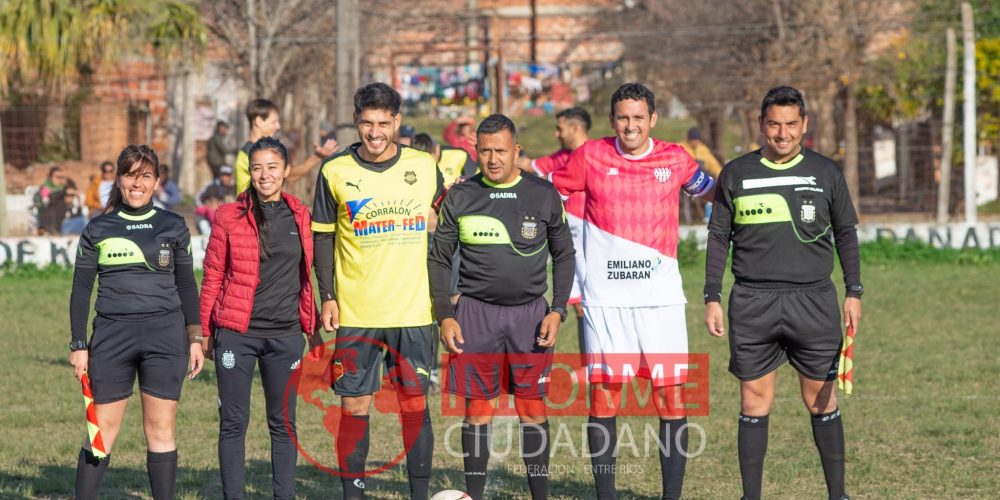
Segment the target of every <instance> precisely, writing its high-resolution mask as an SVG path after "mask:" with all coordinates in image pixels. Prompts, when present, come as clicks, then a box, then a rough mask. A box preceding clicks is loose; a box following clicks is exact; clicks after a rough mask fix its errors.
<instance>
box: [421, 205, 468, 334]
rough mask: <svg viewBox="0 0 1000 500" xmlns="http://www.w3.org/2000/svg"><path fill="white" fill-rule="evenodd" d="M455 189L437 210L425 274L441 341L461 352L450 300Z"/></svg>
mask: <svg viewBox="0 0 1000 500" xmlns="http://www.w3.org/2000/svg"><path fill="white" fill-rule="evenodd" d="M456 198H457V197H456V196H455V191H452V192H450V193H448V194H447V195H446V196H445V198H444V202H443V203H442V205H441V211H440V212H439V213H438V226H437V231H435V232H434V241H433V242H432V244H431V251H430V253H428V254H427V274H428V276H429V278H430V283H431V298H432V300H433V302H434V317H435V318H436V319H437V321H438V323H439V324H440V326H441V343H442V344H444V346H445V348H446V349H448V352H451V353H453V354H461V352H462V349H461V347H459V346H460V345H462V344H464V343H465V339H464V338H463V337H462V327H461V326H460V325H459V324H458V322H457V321H455V306H454V305H452V303H451V267H452V262H453V261H452V256H454V255H455V250H456V249H457V248H458V233H459V229H458V219H457V215H458V213H459V212H458V210H460V207H457V203H458V200H457V199H456Z"/></svg>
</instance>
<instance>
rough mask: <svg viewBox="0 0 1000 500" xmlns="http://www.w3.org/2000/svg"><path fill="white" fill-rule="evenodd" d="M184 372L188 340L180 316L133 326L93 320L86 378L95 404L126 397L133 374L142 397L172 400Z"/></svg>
mask: <svg viewBox="0 0 1000 500" xmlns="http://www.w3.org/2000/svg"><path fill="white" fill-rule="evenodd" d="M187 368H188V339H187V333H186V332H185V330H184V314H183V313H182V312H181V311H173V312H170V313H167V314H163V315H160V316H155V317H151V318H143V319H139V320H136V321H127V320H121V319H110V318H106V317H104V316H100V315H98V316H97V317H95V318H94V335H93V336H92V337H91V339H90V365H89V367H88V369H87V373H88V374H89V375H90V381H91V388H92V390H93V392H94V402H95V403H98V404H105V403H113V402H115V401H120V400H122V399H126V398H128V397H129V396H131V395H132V386H133V385H134V384H135V376H136V374H138V375H139V390H140V391H141V392H143V393H146V394H149V395H150V396H154V397H157V398H160V399H169V400H173V401H177V400H179V399H180V398H181V386H182V385H184V375H185V374H186V373H187Z"/></svg>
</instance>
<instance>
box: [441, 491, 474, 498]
mask: <svg viewBox="0 0 1000 500" xmlns="http://www.w3.org/2000/svg"><path fill="white" fill-rule="evenodd" d="M466 498H468V499H470V500H471V499H472V497H470V496H469V494H468V493H466V492H464V491H459V490H444V491H439V492H437V493H435V494H434V496H432V497H431V500H463V499H466Z"/></svg>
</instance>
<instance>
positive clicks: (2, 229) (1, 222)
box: [0, 122, 7, 236]
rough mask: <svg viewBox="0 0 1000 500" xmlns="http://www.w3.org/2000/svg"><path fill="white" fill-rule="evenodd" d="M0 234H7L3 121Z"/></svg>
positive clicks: (0, 123) (0, 146) (0, 139)
mask: <svg viewBox="0 0 1000 500" xmlns="http://www.w3.org/2000/svg"><path fill="white" fill-rule="evenodd" d="M0 236H7V164H6V163H4V159H3V123H2V122H0Z"/></svg>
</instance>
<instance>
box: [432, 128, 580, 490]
mask: <svg viewBox="0 0 1000 500" xmlns="http://www.w3.org/2000/svg"><path fill="white" fill-rule="evenodd" d="M476 135H477V139H478V142H477V146H476V147H477V150H478V153H479V164H480V170H481V173H479V174H476V175H475V176H473V177H472V178H471V179H469V180H467V181H465V182H462V183H459V184H456V185H455V186H453V187H452V189H451V190H450V191H449V193H448V195H447V196H446V197H445V200H444V204H443V205H442V207H441V212H440V216H439V220H438V226H437V231H436V232H435V234H434V242H433V245H432V247H431V253H430V257H429V265H428V268H429V272H430V280H431V293H432V294H433V297H434V310H435V314H436V316H437V320H438V321H439V323H440V325H441V342H442V343H443V344H444V345H445V347H446V348H447V349H448V351H449V352H450V353H452V354H453V355H455V357H454V358H453V360H452V362H453V364H452V370H451V373H452V375H455V374H458V375H457V376H452V377H449V380H448V381H446V382H445V389H446V390H447V391H449V392H451V393H455V394H459V395H462V396H464V397H465V398H467V400H468V401H467V404H466V417H465V423H464V425H463V428H462V449H463V452H464V453H465V483H466V489H467V490H468V492H469V494H470V495H471V496H472V497H473V498H476V499H480V498H482V497H483V490H484V489H485V487H486V469H487V465H488V462H489V457H490V455H489V426H490V422H491V421H492V418H493V404H494V403H495V402H496V399H497V398H498V397H499V395H500V390H501V380H503V381H504V383H505V385H506V390H507V392H510V393H512V394H514V401H515V406H516V408H517V413H518V416H519V417H520V419H521V444H522V447H521V449H522V453H523V458H524V463H525V467H526V471H527V475H528V486H529V488H530V489H531V496H532V498H535V499H539V498H546V497H547V495H548V464H549V449H550V447H549V432H548V429H549V427H548V421H547V420H546V416H545V405H544V403H543V401H542V398H544V396H545V391H546V385H547V382H548V372H549V368H550V367H551V364H552V351H553V346H554V345H555V341H556V335H557V334H558V333H559V324H560V322H561V321H562V320H563V319H565V318H566V301H567V300H568V299H569V293H570V289H571V287H572V285H573V271H574V269H573V268H574V254H575V252H574V250H573V241H572V237H571V236H570V231H569V226H567V225H566V220H565V216H564V213H563V206H562V201H561V200H560V197H559V193H558V192H556V190H555V188H554V187H553V186H552V184H550V183H549V182H548V181H546V180H543V179H541V178H538V177H536V176H534V175H524V174H522V173H521V170H520V169H519V168H518V167H517V166H516V165H515V164H514V160H515V159H516V158H517V155H518V152H519V151H520V146H519V145H518V144H517V130H516V128H515V126H514V123H513V122H512V121H511V120H510V119H509V118H507V117H506V116H504V115H499V114H495V115H492V116H490V117H488V118H486V119H485V120H483V122H482V124H480V126H479V130H478V131H477V134H476ZM456 247H458V248H459V253H460V255H461V259H460V261H461V263H460V269H459V282H458V290H459V292H460V294H461V295H460V297H459V299H458V303H457V305H455V306H453V305H452V303H451V300H450V294H451V290H452V288H451V279H450V276H451V268H452V262H453V259H452V256H453V255H454V253H455V249H456ZM546 250H547V251H546ZM550 255H551V256H552V261H553V271H552V273H553V299H552V306H551V307H549V304H548V303H546V301H545V297H544V295H545V291H546V289H547V287H548V286H547V283H546V281H547V280H546V277H547V276H546V265H547V263H548V258H549V256H550ZM507 373H509V374H510V376H506V375H505V374H507Z"/></svg>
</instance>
